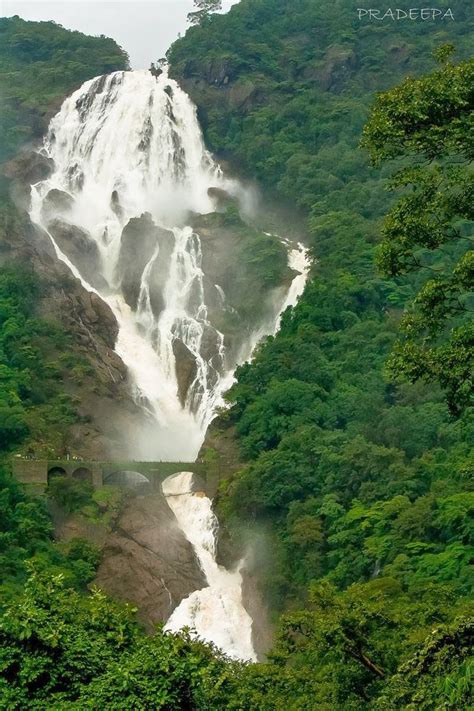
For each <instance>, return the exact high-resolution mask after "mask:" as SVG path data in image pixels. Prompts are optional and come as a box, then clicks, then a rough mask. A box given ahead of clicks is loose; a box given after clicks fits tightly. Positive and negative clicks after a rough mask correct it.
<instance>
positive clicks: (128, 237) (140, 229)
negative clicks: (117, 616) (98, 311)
mask: <svg viewBox="0 0 474 711" xmlns="http://www.w3.org/2000/svg"><path fill="white" fill-rule="evenodd" d="M157 247H158V248H159V253H158V258H157V259H156V261H155V262H154V264H153V267H152V271H151V276H150V301H151V305H152V309H153V312H154V314H155V316H158V315H159V314H160V313H161V311H162V310H163V307H164V296H163V290H164V285H165V283H166V277H167V275H168V273H169V264H170V260H171V254H172V252H173V248H174V236H173V233H172V232H169V231H167V230H164V229H162V228H160V227H157V226H156V225H155V223H154V222H153V220H152V217H151V215H150V214H149V213H147V212H146V213H144V214H143V215H141V216H140V217H134V218H132V219H131V220H129V222H128V224H127V225H126V226H125V228H124V230H123V232H122V238H121V246H120V255H119V261H118V265H117V279H118V280H119V281H120V283H121V289H122V293H123V296H124V299H125V301H126V302H127V304H128V305H129V306H130V308H131V309H133V310H136V309H137V307H138V299H139V296H140V286H141V281H142V276H143V272H144V270H145V268H146V266H147V264H148V263H149V261H150V259H151V258H152V256H153V254H154V253H155V250H156V248H157Z"/></svg>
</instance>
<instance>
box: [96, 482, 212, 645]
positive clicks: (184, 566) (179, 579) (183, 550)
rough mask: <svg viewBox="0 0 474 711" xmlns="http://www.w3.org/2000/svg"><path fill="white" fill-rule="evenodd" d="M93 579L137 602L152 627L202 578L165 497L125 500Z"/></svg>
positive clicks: (196, 587) (119, 596)
mask: <svg viewBox="0 0 474 711" xmlns="http://www.w3.org/2000/svg"><path fill="white" fill-rule="evenodd" d="M95 583H96V584H97V585H98V586H99V587H100V588H102V589H103V590H104V591H105V592H107V593H108V594H109V595H111V596H112V597H114V598H116V599H119V600H122V601H128V602H131V603H133V604H134V605H136V606H137V607H138V610H139V613H138V614H139V617H140V619H141V620H142V621H143V622H144V624H145V625H146V627H147V628H148V629H149V630H150V631H151V630H152V629H153V625H154V624H155V623H157V622H163V621H166V620H167V619H168V617H169V616H170V614H171V613H172V611H173V610H174V609H175V607H177V605H178V604H179V603H180V602H181V600H183V599H184V598H185V597H187V596H188V595H190V593H192V592H193V591H194V590H199V589H200V588H202V587H205V586H206V579H205V577H204V574H203V572H202V571H201V568H200V567H199V563H198V561H197V559H196V556H195V553H194V549H193V547H192V545H191V544H190V543H189V541H188V540H187V539H186V538H185V536H184V534H183V533H182V531H181V529H180V528H179V526H178V524H177V521H176V519H175V517H174V514H173V512H172V511H171V509H170V508H169V506H168V504H167V503H166V499H165V498H164V497H163V496H162V495H161V494H156V495H152V496H146V497H140V496H138V497H132V498H129V499H128V502H127V505H126V507H125V509H124V510H123V512H122V514H121V516H120V517H119V519H118V521H117V523H116V525H115V527H114V530H113V532H112V533H110V535H109V536H108V538H107V540H106V541H105V545H104V548H103V556H102V562H101V564H100V566H99V569H98V572H97V577H96V581H95Z"/></svg>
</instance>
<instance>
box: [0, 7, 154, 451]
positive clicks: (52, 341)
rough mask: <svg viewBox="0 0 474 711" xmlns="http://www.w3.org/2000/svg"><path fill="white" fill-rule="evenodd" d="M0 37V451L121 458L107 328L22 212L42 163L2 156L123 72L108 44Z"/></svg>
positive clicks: (43, 33)
mask: <svg viewBox="0 0 474 711" xmlns="http://www.w3.org/2000/svg"><path fill="white" fill-rule="evenodd" d="M0 36H1V42H0V47H1V49H0V66H1V68H2V72H1V74H2V78H1V84H0V90H1V92H2V106H1V111H0V129H1V141H0V142H1V146H2V151H1V154H0V163H1V165H0V172H1V176H2V177H1V179H0V203H1V204H0V208H1V216H2V221H1V226H0V273H1V275H2V278H3V279H4V281H5V283H6V291H5V298H6V299H8V302H7V303H9V308H10V309H13V312H12V311H6V312H4V313H3V314H2V321H3V326H4V328H5V323H6V319H10V321H9V322H10V323H11V324H13V323H15V324H16V330H15V331H13V330H12V329H11V330H10V333H8V331H5V344H4V348H3V350H2V355H1V357H2V365H3V366H4V367H6V368H8V373H9V385H8V387H7V388H6V389H5V390H2V395H1V401H0V402H1V405H0V406H1V407H2V408H8V410H9V415H8V417H6V418H5V419H4V420H3V422H2V426H3V429H4V432H3V437H2V445H1V449H2V450H3V449H6V450H7V451H8V450H11V449H12V448H17V447H19V446H21V447H22V448H23V451H24V452H26V451H29V453H30V454H32V453H35V454H36V455H41V454H48V456H54V454H58V455H61V454H65V453H66V452H70V454H75V455H79V456H90V457H104V456H106V455H108V454H111V453H112V452H117V454H118V453H119V452H120V451H122V453H123V451H124V450H123V448H122V447H123V445H124V443H123V438H122V437H121V435H120V434H119V431H123V429H124V427H125V426H126V425H125V422H124V420H125V421H127V423H128V425H129V426H133V423H134V422H136V423H137V425H138V423H139V422H140V423H141V421H140V419H139V413H138V410H137V408H136V407H135V405H134V404H133V402H132V400H131V398H130V395H129V388H128V386H127V383H126V378H127V376H126V371H125V369H124V366H123V364H122V362H121V361H120V359H119V358H118V357H117V356H116V355H115V353H114V352H113V347H114V343H115V338H116V333H117V324H116V322H115V319H114V317H113V315H112V313H111V312H110V310H109V309H108V308H107V307H106V306H105V304H103V303H102V302H100V301H99V300H98V299H95V298H94V295H91V294H88V293H87V292H86V291H85V290H84V289H83V288H82V286H81V285H80V283H79V282H78V281H77V280H75V279H73V278H72V277H71V275H70V274H69V272H68V270H67V269H65V267H64V265H62V264H61V263H60V262H58V260H57V259H56V257H55V255H54V253H53V250H52V247H51V244H50V240H49V238H48V237H47V236H46V235H44V234H42V233H41V232H40V231H38V230H35V229H34V228H33V226H32V224H31V222H30V220H29V219H28V217H27V216H26V215H25V214H24V210H25V208H28V202H29V195H28V193H29V189H28V186H29V184H30V183H32V182H36V181H37V180H41V179H44V178H45V177H46V176H47V175H48V174H49V172H50V169H51V166H50V164H49V163H48V161H47V160H45V159H44V158H42V157H41V156H38V155H37V154H34V153H33V154H32V153H29V152H28V151H26V152H23V153H22V154H21V155H19V156H18V157H16V158H14V159H12V158H11V156H12V155H13V154H14V152H15V151H17V150H18V149H19V148H20V147H23V148H25V147H26V148H28V147H30V146H31V143H32V142H34V141H37V140H38V139H39V138H40V137H41V135H42V134H43V132H44V130H45V128H46V121H47V119H48V118H49V116H50V115H51V114H52V112H53V111H54V110H55V109H56V108H57V106H58V103H60V102H61V101H62V99H63V98H64V96H65V95H66V94H67V93H69V92H70V91H71V90H72V89H73V88H75V87H76V86H77V84H78V83H80V82H82V81H83V80H84V79H86V78H88V77H92V76H95V75H96V74H97V73H99V72H101V71H102V72H103V71H111V70H113V69H119V68H122V67H123V68H125V67H126V66H127V64H128V60H127V56H126V54H125V53H124V52H123V51H122V50H121V49H120V48H119V47H118V46H117V45H116V44H115V42H114V41H113V40H110V39H106V38H105V37H104V38H92V37H87V36H85V35H82V34H81V33H79V32H69V31H68V30H65V29H64V28H62V27H61V26H59V25H56V24H55V23H52V22H41V23H28V22H25V21H24V20H21V19H20V18H18V17H13V18H1V19H0ZM85 58H87V61H84V60H85ZM6 158H9V159H10V160H9V161H8V162H7V163H5V162H2V161H5V159H6ZM9 193H11V194H12V195H13V198H14V201H15V203H16V205H17V206H15V205H14V203H13V202H12V199H11V198H10V197H9ZM22 280H23V281H24V283H25V284H30V285H31V290H30V291H31V293H30V292H28V293H30V298H29V300H26V299H25V300H24V301H23V302H20V300H19V298H17V296H16V292H15V290H14V283H15V282H18V283H21V281H22ZM25 297H26V294H25ZM12 313H14V315H13V316H12V315H11V314H12ZM13 319H14V320H13ZM20 353H23V354H24V356H23V357H20ZM27 354H29V355H28V357H27ZM31 381H32V382H31ZM13 393H15V395H14V396H13ZM12 398H13V400H12ZM117 404H120V408H118V407H117ZM117 410H120V411H121V414H119V415H118V418H119V421H117V419H116V418H115V413H116V411H117ZM120 418H121V421H120ZM117 428H118V429H117Z"/></svg>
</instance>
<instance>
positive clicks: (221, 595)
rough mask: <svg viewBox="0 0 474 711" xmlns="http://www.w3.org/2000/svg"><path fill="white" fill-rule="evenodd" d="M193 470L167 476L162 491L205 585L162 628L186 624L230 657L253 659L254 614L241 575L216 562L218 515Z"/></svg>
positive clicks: (179, 606)
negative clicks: (244, 599)
mask: <svg viewBox="0 0 474 711" xmlns="http://www.w3.org/2000/svg"><path fill="white" fill-rule="evenodd" d="M193 476H194V475H193V474H192V472H181V473H180V474H174V475H173V476H170V477H168V478H167V479H165V481H164V482H163V484H162V488H163V493H164V495H165V496H166V498H167V501H168V504H169V506H170V508H171V509H172V511H173V513H174V515H175V516H176V519H177V521H178V524H179V526H180V527H181V529H182V531H183V533H184V535H185V536H186V538H187V539H188V540H189V542H190V543H191V544H192V545H193V546H194V550H195V552H196V556H197V558H198V561H199V563H200V565H201V568H202V570H203V572H204V574H205V576H206V580H207V583H208V587H206V588H203V589H202V590H196V591H195V592H193V593H191V595H189V596H188V597H187V598H185V599H184V600H183V601H182V602H181V603H180V604H179V605H178V607H177V608H176V609H175V610H174V612H173V613H172V615H171V617H170V618H169V620H168V622H167V623H166V627H165V629H166V630H169V631H170V632H177V631H178V630H180V629H182V628H183V627H189V628H191V629H192V630H194V633H195V634H196V635H197V636H198V637H200V638H202V639H204V640H205V641H207V642H213V643H214V644H215V645H216V646H217V647H219V648H220V649H222V650H224V651H225V652H226V654H228V655H229V656H230V657H233V658H234V659H243V660H247V661H255V660H256V654H255V650H254V648H253V644H252V619H251V617H250V615H249V614H248V612H247V611H246V610H245V608H244V605H243V602H242V577H241V575H240V572H239V570H238V569H237V570H235V571H234V572H230V571H228V570H225V568H223V567H222V566H220V565H218V564H217V562H216V534H217V529H218V522H217V518H216V516H215V515H214V513H213V511H212V505H211V501H210V499H208V498H207V496H205V495H204V493H203V492H200V491H193Z"/></svg>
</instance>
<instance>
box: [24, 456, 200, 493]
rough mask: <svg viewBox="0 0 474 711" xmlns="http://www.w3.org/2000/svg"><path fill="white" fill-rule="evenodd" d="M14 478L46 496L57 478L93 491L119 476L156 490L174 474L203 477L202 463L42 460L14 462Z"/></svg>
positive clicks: (32, 490)
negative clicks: (132, 475) (138, 477)
mask: <svg viewBox="0 0 474 711" xmlns="http://www.w3.org/2000/svg"><path fill="white" fill-rule="evenodd" d="M12 469H13V474H14V476H15V478H16V479H18V481H20V482H21V483H22V484H25V486H26V487H27V488H28V489H29V490H30V491H31V492H32V493H44V491H45V490H46V488H47V486H48V483H49V481H50V480H51V479H52V478H54V477H55V476H65V477H68V478H71V479H78V480H80V481H89V482H90V483H91V484H92V485H93V487H94V489H100V488H102V487H103V486H105V485H106V484H107V479H108V478H110V477H112V475H113V474H117V473H119V472H125V471H128V472H137V473H138V474H142V475H143V476H145V477H146V478H147V479H148V480H149V482H150V484H151V486H152V488H153V489H159V487H160V484H161V482H162V481H163V480H164V479H166V477H168V476H171V475H172V474H177V473H178V472H183V471H192V472H194V473H195V474H203V473H204V471H203V465H202V464H201V463H200V462H134V461H132V462H131V461H128V462H127V461H103V462H97V461H83V460H76V459H58V460H46V459H44V460H40V459H23V458H20V457H14V458H13V459H12Z"/></svg>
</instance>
